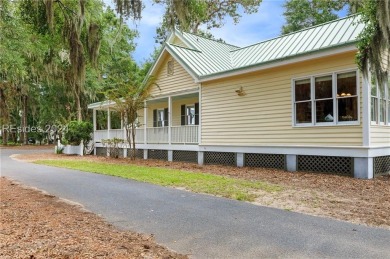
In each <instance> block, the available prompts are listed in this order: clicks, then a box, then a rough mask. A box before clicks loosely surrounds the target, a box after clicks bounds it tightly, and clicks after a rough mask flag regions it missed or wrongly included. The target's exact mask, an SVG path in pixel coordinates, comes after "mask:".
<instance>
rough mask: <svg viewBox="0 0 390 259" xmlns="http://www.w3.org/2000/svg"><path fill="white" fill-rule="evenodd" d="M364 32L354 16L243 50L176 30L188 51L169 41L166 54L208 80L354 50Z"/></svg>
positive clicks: (196, 75) (175, 34)
mask: <svg viewBox="0 0 390 259" xmlns="http://www.w3.org/2000/svg"><path fill="white" fill-rule="evenodd" d="M363 29H364V24H363V23H361V22H360V16H359V15H352V16H348V17H345V18H342V19H338V20H334V21H331V22H328V23H324V24H321V25H317V26H314V27H310V28H306V29H304V30H300V31H297V32H294V33H290V34H287V35H283V36H280V37H276V38H273V39H270V40H266V41H263V42H260V43H256V44H253V45H250V46H246V47H243V48H240V47H237V46H233V45H230V44H226V43H222V42H219V41H215V40H210V39H206V38H203V37H200V36H197V35H194V34H191V33H186V32H179V31H177V30H175V31H174V33H173V37H178V38H179V39H180V40H181V41H182V42H183V43H184V44H185V45H186V47H183V46H179V45H175V44H173V42H172V41H171V40H168V41H167V42H166V43H165V48H164V50H165V49H166V50H167V51H168V52H169V53H171V54H172V55H173V56H174V57H175V58H176V59H177V60H178V61H179V62H180V63H181V64H182V65H183V66H184V68H185V69H186V70H187V71H190V72H191V74H192V75H193V76H194V77H195V79H198V80H204V79H206V78H209V77H212V76H214V75H224V74H226V75H227V74H229V73H230V72H233V71H237V70H241V69H245V68H250V67H257V66H261V65H264V64H268V63H272V62H277V61H281V60H287V59H290V58H293V57H297V56H302V55H306V54H312V53H315V52H320V51H322V50H329V49H332V48H339V47H343V46H354V45H355V43H356V42H357V38H358V35H359V34H360V32H361V31H362V30H363Z"/></svg>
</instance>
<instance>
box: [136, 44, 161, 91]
mask: <svg viewBox="0 0 390 259" xmlns="http://www.w3.org/2000/svg"><path fill="white" fill-rule="evenodd" d="M166 47H167V45H166V44H165V46H164V47H163V48H162V50H161V51H160V54H159V55H158V57H157V59H156V61H155V62H154V63H153V65H152V67H151V68H150V69H149V71H148V73H147V74H146V76H145V79H144V81H143V82H142V84H145V83H146V81H147V80H148V78H149V77H150V75H153V73H154V72H155V71H156V69H157V67H158V65H159V64H160V63H161V60H160V59H161V57H162V56H163V55H164V53H165V51H167V49H166Z"/></svg>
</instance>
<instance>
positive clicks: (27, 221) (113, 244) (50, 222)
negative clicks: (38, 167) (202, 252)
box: [0, 177, 187, 258]
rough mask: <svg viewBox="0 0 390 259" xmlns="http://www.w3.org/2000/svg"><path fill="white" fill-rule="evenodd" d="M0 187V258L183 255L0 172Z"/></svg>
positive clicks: (154, 256)
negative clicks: (114, 225) (1, 174)
mask: <svg viewBox="0 0 390 259" xmlns="http://www.w3.org/2000/svg"><path fill="white" fill-rule="evenodd" d="M0 191H1V193H0V194H1V196H0V218H1V226H0V258H187V257H186V256H183V255H179V254H176V253H174V252H172V251H169V250H168V249H166V248H164V247H162V246H160V245H157V244H156V243H155V242H154V241H153V237H152V236H146V235H141V234H137V233H132V232H128V231H119V230H117V229H116V228H114V227H113V226H111V225H109V224H108V223H106V222H104V221H103V219H102V218H100V217H98V216H96V215H94V214H92V213H90V212H87V211H85V210H83V209H82V208H81V207H80V206H77V205H74V204H69V203H66V202H64V201H63V200H60V199H58V198H56V197H54V196H51V195H48V194H45V193H43V192H40V191H37V190H34V189H31V188H25V187H23V186H21V185H19V184H16V183H14V182H11V181H9V180H7V179H6V178H4V177H1V178H0Z"/></svg>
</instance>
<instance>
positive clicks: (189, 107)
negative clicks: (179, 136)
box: [186, 105, 195, 125]
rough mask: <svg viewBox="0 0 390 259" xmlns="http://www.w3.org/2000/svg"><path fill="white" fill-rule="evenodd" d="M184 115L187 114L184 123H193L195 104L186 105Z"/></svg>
mask: <svg viewBox="0 0 390 259" xmlns="http://www.w3.org/2000/svg"><path fill="white" fill-rule="evenodd" d="M186 116H187V120H186V122H187V124H186V125H195V105H187V106H186Z"/></svg>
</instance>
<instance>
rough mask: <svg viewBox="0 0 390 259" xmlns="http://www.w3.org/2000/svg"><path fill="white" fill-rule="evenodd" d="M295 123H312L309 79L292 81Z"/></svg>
mask: <svg viewBox="0 0 390 259" xmlns="http://www.w3.org/2000/svg"><path fill="white" fill-rule="evenodd" d="M294 109H295V124H301V125H302V124H312V123H313V120H312V91H311V79H310V78H307V79H302V80H296V81H294Z"/></svg>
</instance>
